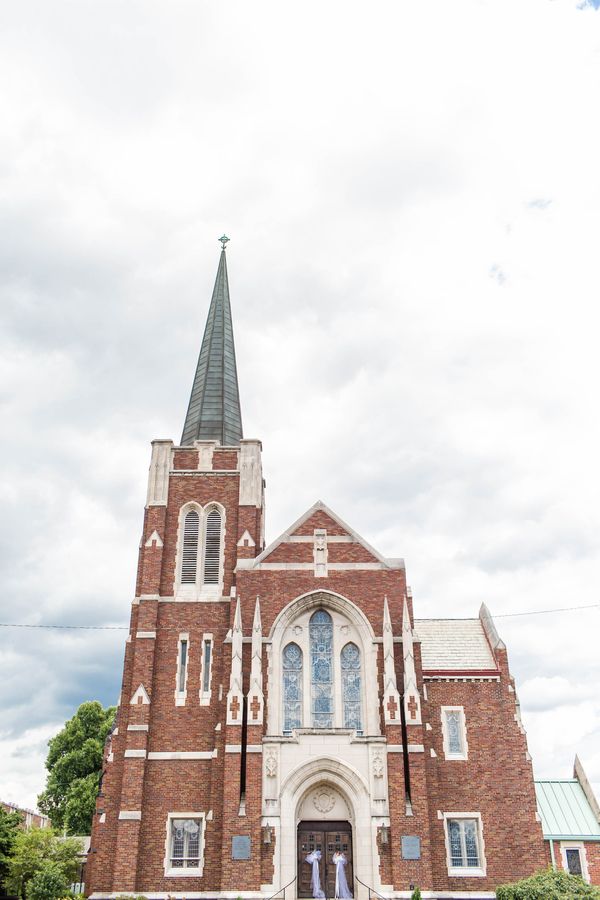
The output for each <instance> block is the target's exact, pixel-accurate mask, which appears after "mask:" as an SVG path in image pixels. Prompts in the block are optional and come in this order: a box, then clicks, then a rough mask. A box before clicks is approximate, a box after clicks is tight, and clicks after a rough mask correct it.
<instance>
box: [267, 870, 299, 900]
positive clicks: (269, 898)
mask: <svg viewBox="0 0 600 900" xmlns="http://www.w3.org/2000/svg"><path fill="white" fill-rule="evenodd" d="M297 877H298V876H297V875H294V877H293V878H292V880H291V881H288V883H287V884H285V885H284V886H283V887H282V888H279V890H278V891H275V893H274V894H271V896H270V897H268V898H267V900H273V898H274V897H278V896H279V894H281V892H282V891H283V900H285V892H286V889H287V888H289V886H290V885H291V884H293V883H294V882H295V880H296V878H297Z"/></svg>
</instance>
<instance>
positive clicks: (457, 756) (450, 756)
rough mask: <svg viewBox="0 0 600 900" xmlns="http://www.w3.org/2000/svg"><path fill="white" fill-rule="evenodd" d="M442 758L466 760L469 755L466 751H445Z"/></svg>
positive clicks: (451, 760) (458, 760)
mask: <svg viewBox="0 0 600 900" xmlns="http://www.w3.org/2000/svg"><path fill="white" fill-rule="evenodd" d="M444 759H447V760H448V761H449V762H468V760H469V757H468V756H467V755H466V753H445V754H444Z"/></svg>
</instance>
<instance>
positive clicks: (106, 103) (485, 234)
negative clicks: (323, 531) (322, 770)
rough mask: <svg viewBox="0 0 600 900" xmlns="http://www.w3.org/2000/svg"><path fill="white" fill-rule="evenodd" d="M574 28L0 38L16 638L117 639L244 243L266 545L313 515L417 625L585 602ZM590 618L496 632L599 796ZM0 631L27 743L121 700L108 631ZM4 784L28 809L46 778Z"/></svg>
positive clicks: (440, 18)
mask: <svg viewBox="0 0 600 900" xmlns="http://www.w3.org/2000/svg"><path fill="white" fill-rule="evenodd" d="M580 5H581V4H578V2H577V0H555V2H549V0H506V2H504V3H502V4H494V3H491V2H487V0H483V2H482V0H470V2H467V3H466V4H463V5H461V6H460V8H458V7H456V5H452V4H448V3H444V2H442V0H439V2H437V0H436V2H432V3H427V4H413V5H412V6H410V7H409V6H406V5H399V4H396V3H392V2H383V0H382V2H378V3H376V4H374V5H371V6H370V7H369V11H368V13H366V12H365V7H364V4H362V3H361V4H359V3H357V2H346V3H344V4H342V3H340V2H331V3H328V4H317V3H315V2H308V3H305V4H303V6H302V9H301V11H300V10H294V9H292V8H291V7H288V6H286V5H282V4H280V3H275V2H272V0H268V2H267V0H265V2H262V3H260V4H247V3H244V2H240V0H229V2H228V4H227V5H226V6H218V5H215V6H210V7H208V6H204V5H197V4H196V5H193V4H189V3H186V2H183V0H175V2H170V3H166V2H161V0H155V2H152V3H143V4H142V3H139V2H133V3H131V4H129V5H123V4H120V3H116V2H108V3H105V4H103V5H102V7H99V6H98V5H97V4H94V3H89V2H81V3H78V4H76V5H73V4H63V3H60V2H59V3H58V4H56V3H55V4H53V5H52V9H51V10H50V8H49V6H48V4H46V3H44V2H34V0H25V2H22V3H20V4H13V5H12V6H10V7H8V6H7V7H5V8H4V9H3V11H2V13H1V16H2V27H1V28H0V78H1V79H2V82H3V84H7V85H10V90H7V91H4V92H3V93H2V95H1V96H0V190H1V191H2V198H3V202H2V213H0V229H1V232H2V240H1V241H0V291H1V302H2V307H1V308H2V316H3V328H2V333H1V337H0V367H1V368H0V375H1V376H2V377H1V383H2V390H1V392H0V408H1V413H2V418H3V422H4V423H5V436H4V439H3V444H2V464H1V467H0V496H2V498H3V508H4V517H3V521H2V522H1V523H0V541H1V543H0V564H1V565H2V567H3V572H4V579H3V585H4V589H5V593H4V596H3V598H2V601H1V604H2V609H3V612H2V614H1V616H0V618H2V619H3V620H8V619H13V620H14V619H16V618H19V619H20V620H23V621H28V622H34V621H40V620H43V621H46V622H48V621H62V622H67V621H77V622H101V621H107V620H109V621H111V622H117V621H118V622H121V621H124V620H126V618H127V616H128V608H129V600H130V597H131V595H132V593H133V582H134V575H135V561H136V553H137V544H138V539H139V531H140V527H141V510H142V507H143V502H144V480H145V475H146V471H147V465H148V442H149V441H150V440H151V439H152V438H154V437H169V436H171V437H174V438H175V439H178V437H179V433H180V428H181V424H182V421H183V416H184V413H185V407H186V401H187V392H188V390H189V386H190V383H191V378H192V373H193V367H194V364H195V359H196V355H197V352H198V347H199V343H200V339H201V334H202V328H203V325H204V315H205V311H206V307H207V303H208V299H209V295H210V290H211V287H212V281H213V278H214V271H215V267H216V252H217V243H216V238H217V237H218V235H219V234H221V233H222V231H223V229H226V230H227V231H228V232H229V233H230V236H231V237H232V243H231V244H230V245H229V246H230V250H229V255H230V260H229V268H230V279H231V286H232V294H233V303H234V318H235V330H236V340H237V350H238V368H239V374H240V382H241V384H240V387H241V393H242V403H243V414H244V423H245V429H246V433H247V434H248V435H252V436H254V435H256V436H259V437H260V438H261V439H262V440H263V445H264V452H265V459H264V461H265V472H266V477H267V481H268V523H267V525H268V533H269V535H270V536H274V535H275V534H277V533H279V531H281V530H282V529H283V528H284V527H285V526H286V525H287V524H289V522H290V521H293V520H294V519H295V518H296V517H297V516H298V515H299V514H300V512H302V511H303V510H304V509H305V508H306V507H307V506H308V505H309V504H310V503H312V502H314V500H315V499H316V498H317V497H322V499H324V500H325V501H326V502H328V503H329V504H330V505H331V506H333V508H335V509H339V512H340V514H341V515H343V516H344V518H346V519H347V520H348V521H350V522H351V523H352V524H353V525H354V526H355V527H356V528H357V529H358V531H359V532H362V533H364V534H365V536H366V537H367V538H368V539H369V540H371V541H372V543H374V544H375V545H376V546H378V547H379V548H380V549H381V550H382V551H383V552H385V553H388V554H389V555H393V556H398V555H402V556H404V557H405V559H406V561H407V568H408V575H409V580H410V582H411V584H412V586H413V589H414V594H415V604H416V608H417V610H418V614H419V615H445V614H448V615H474V614H475V613H476V611H477V609H478V607H479V604H480V602H481V601H482V600H485V601H486V602H487V603H488V604H489V605H490V607H491V609H492V612H494V613H496V614H498V615H501V614H506V613H518V612H522V611H526V610H540V609H546V608H552V607H563V606H578V605H587V604H591V603H594V602H598V588H597V586H598V584H599V583H600V555H599V548H598V538H597V535H598V534H599V533H600V528H599V525H600V521H599V519H600V513H599V510H600V490H599V479H598V477H597V474H596V473H597V460H598V458H599V457H600V426H599V425H598V416H597V415H596V414H595V410H596V406H597V397H596V385H597V384H598V382H599V380H600V371H599V368H600V364H599V362H598V354H597V348H596V343H597V337H596V336H597V333H598V312H597V294H598V275H597V262H596V258H597V248H596V243H597V234H598V230H599V225H600V178H599V175H598V166H597V159H598V146H599V129H598V123H597V116H594V115H593V113H592V111H593V110H595V108H596V106H597V97H596V94H597V84H598V79H599V74H600V73H599V68H600V55H599V53H598V40H597V31H596V30H595V29H594V27H593V26H594V25H597V24H598V19H597V15H598V14H599V13H597V12H596V11H595V9H594V8H593V4H592V5H588V6H587V7H586V8H579V6H580ZM290 472H292V473H293V477H292V478H290ZM106 560H110V564H109V565H107V564H106V562H105V561H106ZM599 616H600V613H598V611H597V610H596V611H594V610H592V611H588V612H575V611H574V612H572V613H568V614H556V615H553V616H546V615H540V616H535V617H531V618H527V617H523V618H506V619H499V620H498V626H499V628H500V631H501V633H502V635H503V637H504V638H505V639H506V641H507V644H508V648H509V653H510V659H511V663H512V667H513V669H514V671H515V674H516V676H517V681H518V685H520V686H521V690H520V694H521V697H522V701H523V712H524V718H525V724H526V726H527V728H528V737H529V742H530V747H531V749H532V752H533V755H534V762H535V764H536V769H537V771H539V772H540V774H542V773H543V774H546V775H547V774H549V773H550V774H555V775H557V776H564V775H567V774H569V773H570V770H571V765H572V757H573V756H574V753H575V751H576V750H579V751H580V752H581V755H582V757H583V758H584V763H585V765H586V767H587V768H588V775H589V777H590V778H591V779H592V780H593V781H594V782H595V784H596V786H597V788H599V789H600V762H599V759H598V753H597V750H596V749H595V748H596V747H597V745H598V738H599V737H600V726H599V724H598V707H597V701H596V700H595V697H594V691H596V694H598V693H600V692H599V691H598V687H599V686H600V670H599V663H598V653H597V645H598V624H599V621H600V620H599ZM2 632H3V633H2V634H0V642H2V644H0V647H4V650H2V651H1V652H3V653H4V654H6V655H5V656H3V659H4V660H5V663H4V668H3V674H4V676H5V684H6V685H10V686H11V688H10V690H5V691H4V692H3V695H2V696H3V701H2V702H3V706H4V710H5V721H6V722H8V723H9V724H8V725H7V727H9V728H10V729H12V731H11V733H10V736H9V737H7V738H6V740H9V741H18V740H21V735H23V732H24V730H27V731H28V732H31V731H32V730H33V732H35V730H36V729H38V728H44V727H46V726H45V724H44V723H47V722H48V721H55V722H61V721H63V720H64V719H65V718H66V717H67V716H69V715H71V714H72V712H73V709H74V707H75V706H76V704H77V703H78V702H80V701H82V700H85V699H89V698H90V697H94V696H98V697H99V698H100V699H102V700H104V702H106V703H108V702H112V701H114V699H115V697H116V694H117V693H118V689H119V678H120V665H121V658H122V636H121V635H119V633H111V632H107V633H100V634H95V633H93V632H92V633H83V634H80V635H77V636H73V635H67V636H66V637H61V636H60V635H58V634H55V633H45V632H44V633H36V634H35V636H32V635H31V634H30V633H28V632H14V631H9V630H8V629H3V630H2ZM4 632H6V633H4ZM33 661H35V663H36V664H35V665H34V662H33ZM37 665H39V667H40V668H41V670H42V673H43V683H44V686H43V689H42V690H41V691H40V692H39V696H38V695H36V693H35V691H34V690H33V688H32V684H33V683H34V682H33V678H34V673H35V674H36V677H37V676H39V672H38V671H37ZM36 684H37V682H36ZM553 690H555V691H556V697H555V698H554V699H553ZM570 692H572V695H573V698H574V699H573V702H569V696H570ZM28 697H29V698H31V697H33V698H34V700H33V702H32V701H30V702H28ZM546 703H547V704H548V707H547V709H542V708H540V707H541V706H543V705H544V704H546ZM553 729H554V732H555V734H554V732H553ZM23 739H24V738H23ZM27 740H29V739H27ZM24 746H25V747H26V746H28V745H27V744H25V745H24ZM24 752H25V751H24ZM36 754H37V755H36ZM19 758H20V759H21V758H25V757H19ZM0 759H2V772H1V773H0V777H1V779H2V780H1V781H0V784H1V785H5V784H10V785H13V786H14V791H15V793H16V794H19V793H21V794H22V797H18V796H14V797H13V799H16V800H19V799H20V800H22V801H23V802H26V803H29V804H31V803H32V802H34V800H35V794H36V793H37V791H38V790H39V783H40V781H43V772H42V771H41V769H40V754H39V752H38V751H35V752H34V751H33V750H32V751H31V756H30V769H29V770H26V769H25V768H18V767H16V764H15V762H14V759H13V757H12V756H9V755H7V756H4V755H2V756H0ZM19 765H21V763H19ZM27 772H29V774H27ZM12 789H13V788H11V790H12ZM599 792H600V790H599Z"/></svg>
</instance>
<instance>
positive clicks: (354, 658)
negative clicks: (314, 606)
mask: <svg viewBox="0 0 600 900" xmlns="http://www.w3.org/2000/svg"><path fill="white" fill-rule="evenodd" d="M340 663H341V668H342V702H343V705H344V728H355V729H356V731H359V732H360V731H362V718H361V710H360V706H361V704H360V650H359V649H358V647H357V646H356V644H346V646H345V647H344V648H343V650H342V652H341V655H340Z"/></svg>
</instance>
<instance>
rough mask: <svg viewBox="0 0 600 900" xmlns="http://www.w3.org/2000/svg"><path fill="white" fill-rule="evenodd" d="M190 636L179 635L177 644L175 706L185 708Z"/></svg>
mask: <svg viewBox="0 0 600 900" xmlns="http://www.w3.org/2000/svg"><path fill="white" fill-rule="evenodd" d="M189 652H190V636H189V634H188V633H187V632H185V633H182V634H180V635H179V642H178V644H177V674H176V676H175V706H185V700H186V697H187V675H188V658H189Z"/></svg>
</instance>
